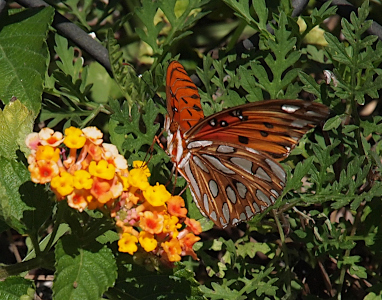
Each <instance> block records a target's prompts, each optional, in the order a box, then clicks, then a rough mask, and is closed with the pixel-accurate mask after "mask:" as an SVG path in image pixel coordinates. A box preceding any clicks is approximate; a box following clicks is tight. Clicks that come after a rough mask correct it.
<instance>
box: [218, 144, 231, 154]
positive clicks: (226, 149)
mask: <svg viewBox="0 0 382 300" xmlns="http://www.w3.org/2000/svg"><path fill="white" fill-rule="evenodd" d="M216 151H217V152H219V153H234V152H235V148H233V147H231V146H225V145H220V146H219V147H217V148H216Z"/></svg>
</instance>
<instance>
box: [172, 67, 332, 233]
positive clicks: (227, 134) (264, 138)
mask: <svg viewBox="0 0 382 300" xmlns="http://www.w3.org/2000/svg"><path fill="white" fill-rule="evenodd" d="M166 83H167V86H166V92H167V110H168V116H167V117H166V123H165V124H166V126H165V127H166V129H167V131H168V138H167V146H168V149H167V152H168V153H169V155H171V158H172V161H173V162H174V164H175V166H176V168H177V169H178V171H179V172H180V173H181V174H182V175H183V176H184V177H185V179H186V180H187V182H188V183H189V185H190V188H191V191H192V194H193V197H194V200H195V202H196V204H197V205H198V207H199V208H200V210H201V211H202V212H203V213H204V214H205V215H206V216H208V217H209V218H210V219H211V220H212V221H213V222H214V223H215V224H216V225H217V226H219V227H225V226H227V225H235V224H238V223H239V222H241V221H244V220H248V219H250V218H251V217H253V215H255V214H256V213H259V212H261V211H263V210H264V208H266V207H268V206H270V205H272V204H273V203H274V202H275V201H276V199H277V197H278V196H279V195H281V192H282V190H283V188H284V186H285V181H286V174H285V171H284V170H283V168H282V167H281V165H280V164H279V163H278V161H280V160H282V159H284V158H286V157H287V156H288V155H289V153H290V151H291V150H292V149H293V147H294V146H295V145H296V144H297V143H298V142H299V140H300V139H301V137H302V136H303V135H304V134H305V133H306V132H307V131H308V130H309V129H311V128H313V127H315V126H316V125H317V124H319V123H320V122H321V121H323V120H325V119H326V118H327V116H328V114H329V109H328V108H327V107H326V106H324V105H322V104H318V103H312V102H307V101H300V100H268V101H261V102H256V103H249V104H244V105H241V106H237V107H233V108H229V109H226V110H224V111H222V112H219V113H216V114H214V115H212V116H209V117H207V118H204V115H203V111H202V108H201V103H200V97H199V94H198V90H197V88H196V86H195V85H194V84H193V83H192V81H191V79H190V78H189V77H188V75H187V73H186V71H185V70H184V68H183V67H182V65H181V64H179V63H178V62H171V63H170V65H169V68H168V71H167V81H166Z"/></svg>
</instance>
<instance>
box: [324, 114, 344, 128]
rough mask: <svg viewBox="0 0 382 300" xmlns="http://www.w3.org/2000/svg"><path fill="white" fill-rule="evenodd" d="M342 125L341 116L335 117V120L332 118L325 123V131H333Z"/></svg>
mask: <svg viewBox="0 0 382 300" xmlns="http://www.w3.org/2000/svg"><path fill="white" fill-rule="evenodd" d="M341 123H342V118H341V116H339V115H337V116H334V117H333V118H330V119H329V120H327V121H326V122H325V125H324V130H325V131H329V130H332V129H336V128H338V126H340V125H341Z"/></svg>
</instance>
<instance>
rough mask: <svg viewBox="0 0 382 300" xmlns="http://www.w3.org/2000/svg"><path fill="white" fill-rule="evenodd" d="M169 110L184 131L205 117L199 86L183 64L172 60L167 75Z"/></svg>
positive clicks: (171, 116)
mask: <svg viewBox="0 0 382 300" xmlns="http://www.w3.org/2000/svg"><path fill="white" fill-rule="evenodd" d="M166 97H167V112H168V114H169V116H170V118H171V119H172V121H173V122H177V123H178V124H179V125H180V127H181V131H182V133H184V132H185V131H187V130H188V129H190V128H191V127H192V126H194V125H195V124H196V123H198V122H199V121H200V120H201V119H203V118H204V114H203V110H202V106H201V103H200V96H199V92H198V88H197V87H196V85H195V84H194V83H193V82H192V80H191V79H190V77H189V76H188V75H187V72H186V70H185V69H184V68H183V66H182V65H181V64H180V63H179V62H177V61H172V62H171V63H170V65H169V66H168V69H167V76H166Z"/></svg>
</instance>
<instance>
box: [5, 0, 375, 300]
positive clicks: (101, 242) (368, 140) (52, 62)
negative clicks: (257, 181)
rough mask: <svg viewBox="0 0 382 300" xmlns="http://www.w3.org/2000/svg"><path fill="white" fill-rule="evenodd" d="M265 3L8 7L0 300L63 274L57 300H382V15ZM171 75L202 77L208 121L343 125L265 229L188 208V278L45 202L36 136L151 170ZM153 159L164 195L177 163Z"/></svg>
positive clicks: (90, 217)
mask: <svg viewBox="0 0 382 300" xmlns="http://www.w3.org/2000/svg"><path fill="white" fill-rule="evenodd" d="M252 2H253V3H252ZM252 2H251V1H248V0H240V1H235V0H224V1H223V0H202V1H199V0H179V1H176V0H161V1H152V0H142V1H115V0H110V1H92V0H84V1H79V0H67V1H62V2H58V1H52V2H50V5H48V4H46V3H44V2H41V1H17V3H16V2H11V1H9V2H4V1H0V10H1V11H0V74H1V76H0V99H1V100H2V103H3V107H2V111H0V195H1V196H0V206H1V209H0V217H1V218H0V231H1V232H3V234H2V244H3V245H4V249H2V250H1V251H2V254H1V255H0V259H1V261H2V262H3V263H5V264H7V265H6V266H5V265H4V266H3V267H2V268H1V269H0V275H1V277H2V278H6V280H5V281H3V282H0V298H2V299H32V298H33V295H34V293H35V288H36V285H35V283H36V284H37V287H40V285H41V284H40V283H41V282H40V281H38V280H37V279H39V277H38V274H39V273H37V274H36V273H30V274H36V275H33V276H32V275H27V272H28V271H30V270H33V269H37V268H40V269H41V268H44V269H43V274H54V283H53V298H54V299H82V300H86V299H92V300H94V299H100V298H102V299H204V298H208V299H301V298H304V299H330V298H337V299H341V298H343V299H355V298H358V299H362V298H365V299H381V298H382V292H381V291H382V282H381V275H382V274H381V263H382V261H381V257H382V256H381V254H382V252H381V251H382V241H381V236H382V223H381V221H382V218H381V207H382V205H381V204H382V203H381V196H382V186H381V181H380V171H381V167H382V165H381V159H380V157H381V150H382V149H381V132H382V125H381V120H382V117H381V116H380V110H381V105H380V103H379V98H380V91H381V87H382V79H381V75H380V74H381V73H382V70H381V69H380V64H381V61H382V45H381V42H380V39H381V37H382V34H380V33H381V31H380V28H379V25H378V23H377V22H373V21H372V19H373V18H378V17H380V16H378V12H379V11H380V10H381V7H380V3H379V2H378V1H375V2H373V3H371V4H369V3H368V2H367V1H365V2H363V3H355V7H358V8H357V9H356V8H354V7H353V6H351V5H350V4H349V3H346V2H344V1H341V2H338V3H337V2H335V3H330V2H327V1H323V2H315V1H312V2H310V3H309V4H308V3H307V1H305V2H304V1H301V2H299V3H297V2H296V3H294V2H293V3H291V2H289V1H286V0H280V1H267V3H266V2H265V1H264V0H256V1H252ZM292 4H293V5H294V7H293V6H292ZM20 5H21V6H20ZM22 7H29V8H28V9H25V8H22ZM352 10H353V12H351V11H352ZM350 12H351V14H350ZM369 13H370V14H369ZM64 16H65V17H64ZM66 18H67V19H66ZM369 18H371V19H370V20H369ZM68 19H69V20H70V21H68ZM377 21H378V20H377ZM371 25H372V26H371ZM90 32H92V33H93V35H87V34H86V33H90ZM170 59H178V60H179V61H180V62H181V63H183V65H184V66H185V67H186V69H187V70H188V71H189V74H191V73H196V75H197V76H193V77H192V78H193V79H195V80H196V82H197V84H198V85H199V86H200V94H201V97H202V102H203V109H204V112H205V114H206V115H209V114H212V113H214V112H216V111H220V110H222V109H223V108H226V107H231V106H236V105H239V104H242V103H245V102H248V101H259V100H263V99H274V98H279V99H283V98H284V99H310V100H313V99H315V100H317V101H319V102H322V103H324V104H326V105H327V106H330V108H331V109H332V111H333V113H332V117H331V118H330V119H329V120H328V121H327V122H326V124H325V125H324V127H323V128H317V129H316V130H315V131H313V132H311V133H310V134H308V135H307V136H306V137H305V138H304V139H303V141H301V142H300V144H299V146H298V147H296V148H295V149H294V150H293V152H292V154H291V155H290V157H289V158H288V159H287V160H286V161H284V163H283V165H284V166H285V168H286V170H287V172H288V183H287V186H286V187H285V190H284V192H283V195H282V196H281V197H280V198H279V199H278V201H277V202H276V204H275V205H274V206H273V207H272V208H269V209H268V210H267V211H265V212H264V213H262V214H259V215H257V216H255V217H254V218H253V219H252V220H251V221H250V222H248V223H246V224H241V225H240V226H238V227H237V228H236V227H235V228H229V229H226V230H218V229H211V228H212V225H211V224H210V222H208V221H207V220H204V219H203V218H201V216H200V214H199V212H198V210H197V209H196V207H195V206H194V204H193V203H192V199H191V196H190V194H189V192H188V191H187V192H186V193H184V195H183V196H184V197H185V198H186V200H187V203H188V208H189V211H190V214H191V216H192V217H195V218H198V219H199V218H201V221H202V222H203V226H204V229H205V230H206V231H205V233H204V235H203V239H202V241H201V242H199V243H198V244H197V249H196V250H197V254H198V257H199V258H200V261H192V260H191V259H190V260H185V261H183V262H181V263H179V264H177V265H176V267H175V268H174V269H167V268H165V267H163V266H161V265H158V264H157V263H156V262H155V261H152V260H148V259H142V258H139V257H138V258H137V257H135V259H133V257H132V256H130V255H128V254H122V253H118V251H117V246H116V241H117V240H118V235H117V234H116V233H115V226H114V224H113V223H112V221H111V220H110V219H109V218H107V217H105V216H104V215H102V214H100V213H97V212H92V211H85V212H83V213H79V212H76V211H74V210H72V209H69V208H68V207H67V206H66V203H60V204H57V203H55V202H54V201H53V200H54V199H53V195H52V194H51V193H50V192H49V191H48V189H45V188H44V187H41V186H36V185H34V184H32V183H31V182H30V177H29V173H28V171H27V167H26V158H25V154H24V153H26V149H25V144H24V143H23V140H24V139H25V136H26V135H27V134H28V133H29V132H31V131H32V130H33V128H35V129H37V128H41V127H44V126H49V127H52V128H55V129H56V130H58V129H59V130H62V129H63V128H66V127H68V126H70V125H74V126H78V127H85V126H88V125H90V124H91V125H96V126H98V127H99V128H101V129H102V130H103V131H104V132H105V134H106V139H109V140H110V141H111V142H112V143H113V144H115V145H117V146H118V149H119V151H120V153H122V154H124V155H125V156H126V158H128V161H129V163H131V162H132V161H133V160H136V159H141V160H143V159H144V158H145V157H146V154H147V152H148V151H149V148H150V146H151V145H152V143H153V140H154V136H155V135H156V134H158V133H159V132H160V130H161V127H162V126H163V123H162V121H163V115H164V114H165V113H166V105H165V101H164V100H163V98H165V93H164V91H165V88H164V85H165V82H164V78H165V71H166V68H167V65H168V62H169V60H170ZM138 75H140V76H138ZM158 95H160V96H161V97H162V99H161V98H160V97H158ZM16 99H18V100H16ZM151 154H152V158H151V159H150V161H149V168H150V169H151V170H152V177H151V181H152V183H155V182H157V181H159V182H161V183H166V182H168V181H169V179H170V178H171V171H170V170H171V164H169V158H168V157H167V155H166V154H165V153H164V151H163V150H162V149H161V148H160V147H159V146H158V145H155V146H154V150H152V153H151ZM176 185H177V191H178V192H179V191H180V190H182V189H183V188H184V186H185V180H183V179H181V178H178V180H177V182H176ZM170 188H171V185H170V186H169V190H170ZM296 208H297V209H296ZM209 229H210V230H209ZM20 242H21V243H20ZM7 243H9V245H10V247H11V249H13V254H14V255H16V256H13V255H11V254H12V253H9V250H8V249H7V245H8V244H7ZM16 246H17V247H16ZM33 279H34V280H33ZM38 293H40V296H41V297H42V298H43V299H48V297H49V295H48V294H47V293H46V292H41V290H40V289H39V290H38ZM41 293H42V294H41Z"/></svg>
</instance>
